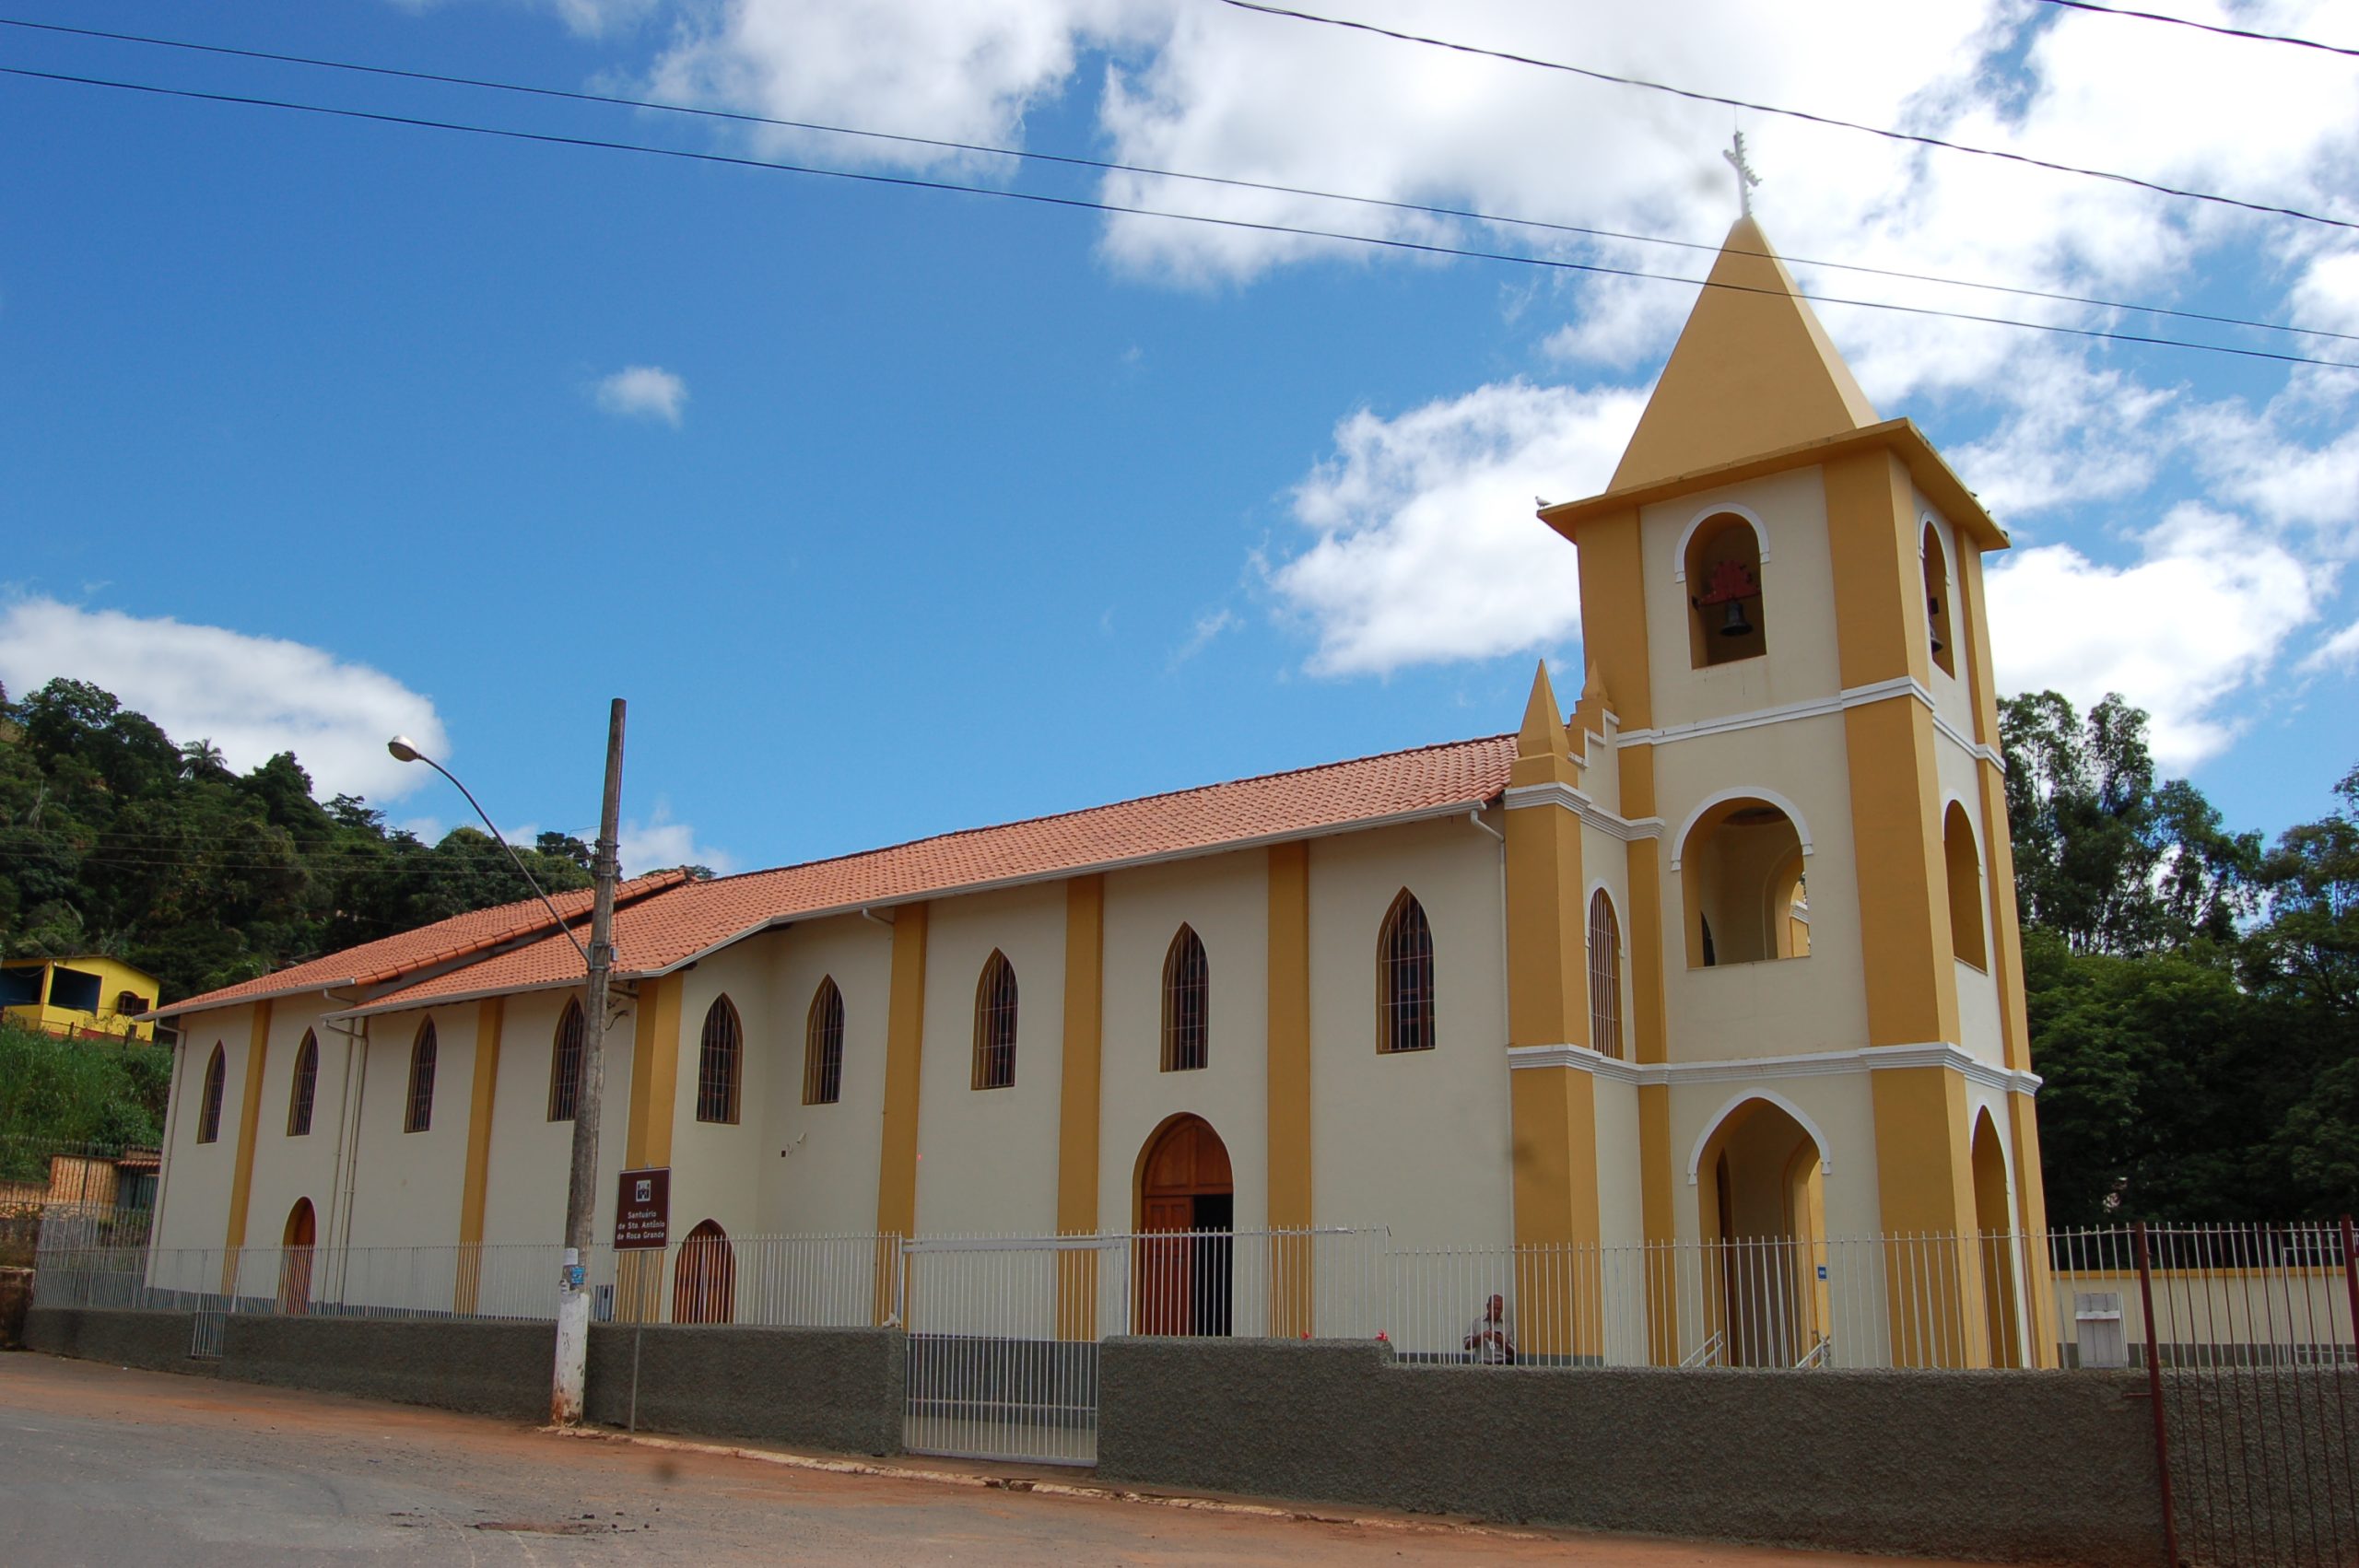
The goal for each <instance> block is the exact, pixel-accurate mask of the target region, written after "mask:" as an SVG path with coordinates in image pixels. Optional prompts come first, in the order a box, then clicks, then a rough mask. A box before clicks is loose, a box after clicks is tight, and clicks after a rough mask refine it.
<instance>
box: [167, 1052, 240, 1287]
mask: <svg viewBox="0 0 2359 1568" xmlns="http://www.w3.org/2000/svg"><path fill="white" fill-rule="evenodd" d="M180 1027H181V1044H180V1046H179V1047H178V1048H179V1052H180V1059H179V1062H178V1064H177V1065H176V1066H175V1068H174V1069H173V1081H172V1100H173V1105H172V1109H171V1117H170V1128H169V1129H167V1130H168V1132H169V1136H168V1137H167V1138H166V1140H165V1148H164V1168H165V1171H166V1173H167V1174H166V1176H165V1178H164V1181H163V1189H164V1192H163V1205H164V1208H163V1212H162V1213H161V1214H160V1215H158V1217H157V1221H156V1245H157V1246H159V1247H182V1246H214V1247H217V1246H221V1245H222V1244H223V1242H224V1241H226V1240H227V1239H228V1236H229V1189H230V1188H231V1186H232V1185H233V1184H234V1183H235V1181H236V1178H237V1170H238V1112H239V1108H240V1107H241V1106H243V1105H244V1103H245V1101H244V1094H245V1083H246V1073H245V1063H246V1042H247V1041H248V1040H249V1039H251V1038H252V1028H253V1010H252V1008H251V1007H225V1008H221V1009H218V1010H217V1011H212V1012H198V1013H192V1014H190V1015H189V1016H187V1017H185V1018H183V1019H182V1020H181V1021H180ZM215 1046H219V1047H221V1058H222V1067H223V1077H222V1085H221V1129H220V1137H219V1139H218V1140H217V1141H214V1142H211V1143H199V1142H198V1141H196V1133H197V1123H198V1120H199V1112H200V1111H201V1110H202V1108H203V1106H204V1103H205V1068H206V1066H207V1065H208V1064H209V1063H210V1062H211V1061H212V1059H213V1047H215Z"/></svg>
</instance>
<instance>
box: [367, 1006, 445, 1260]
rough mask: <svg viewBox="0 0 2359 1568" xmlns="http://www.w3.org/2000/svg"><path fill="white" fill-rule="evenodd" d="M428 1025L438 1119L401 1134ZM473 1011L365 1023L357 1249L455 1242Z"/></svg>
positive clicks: (396, 1015) (387, 1016)
mask: <svg viewBox="0 0 2359 1568" xmlns="http://www.w3.org/2000/svg"><path fill="white" fill-rule="evenodd" d="M429 1015H430V1016H431V1017H432V1018H433V1020H434V1033H435V1071H434V1115H433V1117H432V1121H431V1125H430V1126H429V1127H428V1129H427V1130H426V1131H423V1132H404V1131H403V1130H402V1124H403V1120H404V1117H405V1112H406V1110H407V1106H408V1099H409V1067H410V1052H411V1047H412V1046H413V1045H414V1044H415V1043H416V1040H417V1028H418V1024H420V1022H422V1020H423V1019H424V1018H425V1017H427V1016H429ZM368 1073H369V1076H368V1082H367V1086H366V1091H365V1093H364V1094H363V1096H362V1101H361V1106H360V1124H359V1125H360V1137H359V1148H358V1154H357V1157H356V1159H355V1162H354V1164H355V1176H354V1193H353V1205H352V1232H351V1241H350V1245H352V1246H452V1245H453V1244H455V1243H456V1242H457V1241H458V1239H459V1199H460V1197H461V1195H462V1193H463V1192H464V1190H465V1185H466V1174H467V1109H468V1104H467V1103H468V1099H469V1096H470V1093H471V1090H472V1086H473V1082H474V1077H475V1003H473V1002H464V1003H462V1004H460V1005H458V1006H455V1007H438V1008H433V1009H430V1010H427V1011H425V1012H390V1013H383V1014H381V1015H379V1016H377V1017H374V1018H371V1019H370V1020H369V1067H368Z"/></svg>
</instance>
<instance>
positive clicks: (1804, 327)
mask: <svg viewBox="0 0 2359 1568" xmlns="http://www.w3.org/2000/svg"><path fill="white" fill-rule="evenodd" d="M1878 422H1879V415H1877V413H1876V411H1875V406H1874V404H1871V403H1869V402H1868V397H1867V394H1866V393H1865V392H1861V391H1860V383H1859V382H1858V381H1856V380H1853V379H1852V377H1851V370H1850V367H1849V366H1848V365H1846V364H1844V363H1843V357H1842V356H1840V355H1838V354H1837V353H1836V352H1835V345H1833V344H1832V343H1830V342H1829V341H1827V336H1826V329H1825V328H1824V327H1822V326H1820V325H1819V322H1818V318H1817V317H1816V316H1814V315H1813V314H1812V313H1811V309H1810V306H1809V305H1807V304H1806V303H1804V302H1803V300H1802V291H1801V290H1800V289H1799V288H1798V287H1796V286H1795V284H1794V278H1793V275H1792V274H1791V273H1790V272H1788V271H1787V270H1786V263H1783V262H1781V261H1779V260H1778V253H1777V252H1775V251H1773V250H1772V249H1770V246H1769V241H1768V240H1767V239H1766V238H1765V237H1764V236H1763V234H1762V232H1761V226H1760V225H1758V224H1756V223H1755V222H1754V221H1753V219H1752V217H1751V216H1744V217H1741V218H1739V219H1737V220H1736V224H1735V226H1734V227H1733V228H1731V229H1730V230H1729V237H1728V239H1727V240H1724V241H1723V242H1722V243H1721V247H1720V254H1719V260H1717V261H1715V262H1714V263H1712V272H1711V276H1710V279H1709V284H1708V287H1706V288H1705V290H1704V293H1703V296H1702V298H1698V299H1697V300H1696V309H1695V310H1693V311H1692V312H1690V313H1689V315H1688V317H1687V325H1686V326H1685V327H1684V328H1683V329H1682V330H1681V332H1680V334H1679V342H1678V343H1677V345H1674V346H1673V347H1672V351H1671V359H1670V362H1669V363H1668V364H1666V365H1665V366H1664V367H1663V371H1662V380H1660V381H1658V382H1657V383H1656V384H1655V390H1654V395H1653V396H1652V397H1651V398H1649V400H1648V401H1647V410H1646V412H1645V413H1644V414H1643V415H1639V418H1638V428H1637V433H1636V434H1635V435H1633V436H1632V437H1631V438H1630V445H1629V446H1628V448H1627V449H1625V451H1623V453H1622V466H1621V467H1619V468H1617V469H1615V470H1614V483H1613V485H1612V486H1610V488H1612V489H1615V490H1620V489H1624V488H1626V487H1627V486H1633V485H1645V484H1650V483H1652V482H1654V481H1656V480H1661V479H1670V478H1674V477H1676V476H1677V475H1679V474H1692V473H1694V472H1695V471H1696V470H1697V469H1702V468H1711V467H1715V466H1717V465H1719V464H1720V463H1725V462H1738V461H1740V460H1742V459H1744V458H1748V457H1753V456H1755V455H1756V454H1759V453H1762V452H1772V451H1778V450H1780V449H1781V448H1785V447H1790V446H1797V445H1799V444H1801V443H1802V442H1803V441H1809V440H1815V439H1819V438H1821V437H1825V436H1838V435H1842V434H1844V433H1845V432H1847V431H1850V430H1857V429H1859V428H1860V427H1863V426H1868V425H1873V424H1876V423H1878Z"/></svg>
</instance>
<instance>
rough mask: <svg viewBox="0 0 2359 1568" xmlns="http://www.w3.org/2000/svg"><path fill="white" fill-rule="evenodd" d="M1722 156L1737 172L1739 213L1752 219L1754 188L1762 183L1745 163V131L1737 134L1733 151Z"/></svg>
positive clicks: (1722, 153) (1723, 153)
mask: <svg viewBox="0 0 2359 1568" xmlns="http://www.w3.org/2000/svg"><path fill="white" fill-rule="evenodd" d="M1720 156H1721V157H1722V158H1726V159H1727V160H1728V166H1729V167H1730V168H1731V169H1733V170H1736V205H1737V211H1738V212H1739V213H1740V214H1742V215H1743V216H1746V217H1751V216H1753V188H1754V187H1755V185H1758V184H1760V183H1761V176H1760V175H1758V174H1755V172H1753V166H1752V165H1751V164H1749V163H1747V162H1745V161H1744V133H1743V131H1739V132H1737V133H1736V146H1735V147H1734V148H1733V149H1731V150H1723V151H1722V152H1721V154H1720Z"/></svg>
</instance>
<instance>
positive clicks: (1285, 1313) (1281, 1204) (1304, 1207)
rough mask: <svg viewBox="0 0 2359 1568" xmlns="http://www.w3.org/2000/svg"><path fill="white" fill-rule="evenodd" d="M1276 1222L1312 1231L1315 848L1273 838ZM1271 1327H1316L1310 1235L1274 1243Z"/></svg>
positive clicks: (1276, 1330) (1286, 1330)
mask: <svg viewBox="0 0 2359 1568" xmlns="http://www.w3.org/2000/svg"><path fill="white" fill-rule="evenodd" d="M1269 878H1270V885H1269V943H1270V950H1269V1006H1270V1012H1269V1045H1268V1050H1267V1052H1266V1057H1267V1060H1268V1063H1269V1129H1270V1130H1269V1140H1270V1147H1269V1169H1270V1217H1269V1223H1270V1228H1271V1229H1272V1230H1275V1231H1308V1230H1309V1228H1310V1226H1311V1223H1312V1213H1313V1209H1312V1191H1311V1168H1310V846H1309V845H1308V844H1303V843H1294V844H1273V845H1272V846H1270V858H1269ZM1275 1245H1276V1246H1277V1248H1278V1255H1277V1256H1276V1257H1274V1258H1272V1260H1271V1262H1272V1267H1271V1270H1270V1325H1271V1328H1270V1331H1271V1333H1272V1334H1273V1335H1276V1336H1278V1337H1280V1338H1284V1339H1291V1338H1293V1337H1295V1336H1296V1335H1298V1334H1305V1333H1309V1332H1310V1330H1311V1257H1310V1243H1309V1238H1308V1237H1302V1238H1299V1239H1289V1240H1285V1241H1282V1242H1279V1243H1277V1244H1275Z"/></svg>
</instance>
